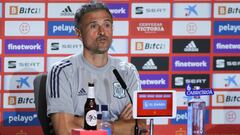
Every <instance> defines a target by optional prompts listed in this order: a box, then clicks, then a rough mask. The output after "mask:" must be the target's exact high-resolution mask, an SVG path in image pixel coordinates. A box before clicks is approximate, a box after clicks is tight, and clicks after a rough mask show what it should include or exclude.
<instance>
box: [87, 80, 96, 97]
mask: <svg viewBox="0 0 240 135" xmlns="http://www.w3.org/2000/svg"><path fill="white" fill-rule="evenodd" d="M88 98H95V94H94V83H88Z"/></svg>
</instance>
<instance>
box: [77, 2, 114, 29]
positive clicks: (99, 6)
mask: <svg viewBox="0 0 240 135" xmlns="http://www.w3.org/2000/svg"><path fill="white" fill-rule="evenodd" d="M96 10H105V11H106V12H107V13H108V14H109V15H110V16H111V18H112V14H111V12H110V11H109V9H108V7H107V6H106V5H105V4H103V3H87V4H85V5H83V6H82V7H81V8H79V9H78V10H77V12H76V13H75V17H74V18H75V28H77V29H80V26H79V25H80V23H81V21H82V17H83V16H84V15H85V14H86V13H89V12H93V11H96Z"/></svg>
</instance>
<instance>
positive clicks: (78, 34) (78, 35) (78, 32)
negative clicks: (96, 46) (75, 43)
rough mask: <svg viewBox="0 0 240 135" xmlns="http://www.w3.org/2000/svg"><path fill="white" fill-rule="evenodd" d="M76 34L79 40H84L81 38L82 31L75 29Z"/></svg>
mask: <svg viewBox="0 0 240 135" xmlns="http://www.w3.org/2000/svg"><path fill="white" fill-rule="evenodd" d="M75 33H76V35H77V37H78V38H79V39H82V38H81V37H82V36H81V31H80V30H79V29H78V28H75Z"/></svg>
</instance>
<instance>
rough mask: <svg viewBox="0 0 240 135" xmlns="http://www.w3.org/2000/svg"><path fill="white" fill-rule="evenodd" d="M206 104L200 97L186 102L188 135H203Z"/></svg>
mask: <svg viewBox="0 0 240 135" xmlns="http://www.w3.org/2000/svg"><path fill="white" fill-rule="evenodd" d="M205 107H206V103H205V101H203V100H202V99H201V98H200V96H194V98H193V99H192V100H190V101H189V102H188V123H187V126H188V127H187V130H188V135H205V129H204V126H205V125H204V118H205Z"/></svg>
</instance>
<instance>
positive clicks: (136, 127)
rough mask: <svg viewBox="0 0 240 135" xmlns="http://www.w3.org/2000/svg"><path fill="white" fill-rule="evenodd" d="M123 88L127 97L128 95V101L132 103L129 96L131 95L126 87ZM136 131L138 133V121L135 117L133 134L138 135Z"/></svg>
mask: <svg viewBox="0 0 240 135" xmlns="http://www.w3.org/2000/svg"><path fill="white" fill-rule="evenodd" d="M124 90H125V91H126V92H127V94H128V97H129V99H130V102H131V104H132V105H133V101H132V98H131V96H130V94H129V92H128V89H124ZM138 133H139V128H138V121H137V119H135V126H134V135H138Z"/></svg>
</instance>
